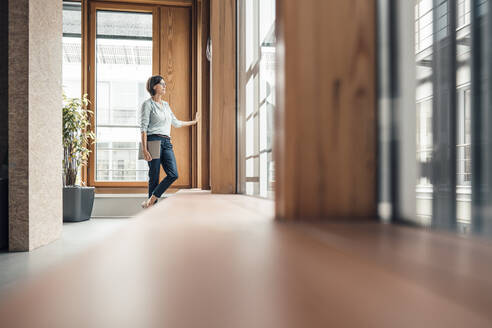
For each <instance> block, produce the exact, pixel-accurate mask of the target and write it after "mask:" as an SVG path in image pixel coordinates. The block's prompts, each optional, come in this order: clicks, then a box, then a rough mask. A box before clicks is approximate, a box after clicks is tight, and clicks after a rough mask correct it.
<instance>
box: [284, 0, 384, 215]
mask: <svg viewBox="0 0 492 328" xmlns="http://www.w3.org/2000/svg"><path fill="white" fill-rule="evenodd" d="M375 36H376V1H375V0H331V1H326V0H305V1H292V0H277V44H278V48H277V65H278V66H277V91H276V92H277V101H278V110H277V112H276V130H275V133H276V140H275V168H276V173H275V176H276V196H275V197H276V217H277V218H278V219H286V220H302V219H310V218H323V219H335V218H337V219H339V218H342V219H347V220H348V219H349V218H354V217H366V216H374V215H376V168H377V167H376V164H377V163H376V158H377V157H376V151H377V149H376V145H377V142H376V137H377V134H376V128H377V125H376V76H375V74H376V69H375V68H376V67H375V66H376V37H375Z"/></svg>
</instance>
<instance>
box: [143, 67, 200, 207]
mask: <svg viewBox="0 0 492 328" xmlns="http://www.w3.org/2000/svg"><path fill="white" fill-rule="evenodd" d="M147 91H148V92H149V93H150V98H149V99H147V100H146V101H144V103H143V104H142V108H141V111H140V131H141V133H142V150H143V156H144V158H145V160H146V161H147V162H148V165H149V198H148V199H147V200H145V201H144V202H143V203H142V207H143V208H147V207H150V206H152V205H154V204H155V202H156V201H157V200H158V199H159V198H160V197H161V195H162V194H163V193H164V192H165V191H166V190H167V188H169V186H170V185H171V184H172V183H173V182H174V181H176V179H178V169H177V167H176V158H175V157H174V152H173V145H172V144H171V125H172V126H174V127H175V128H180V127H183V126H190V125H195V124H197V122H198V119H199V115H198V114H197V115H196V116H195V119H194V120H193V121H184V122H183V121H180V120H178V119H177V118H176V116H174V114H173V112H172V111H171V108H170V107H169V104H168V103H167V102H165V101H164V100H163V97H164V94H165V93H166V82H165V81H164V79H163V78H162V76H160V75H154V76H151V77H150V78H149V79H148V80H147ZM151 140H159V141H160V142H161V153H160V158H156V159H152V156H151V155H150V152H149V151H148V149H147V141H151ZM160 165H162V168H163V169H164V172H166V177H165V178H164V180H162V181H161V183H159V168H160Z"/></svg>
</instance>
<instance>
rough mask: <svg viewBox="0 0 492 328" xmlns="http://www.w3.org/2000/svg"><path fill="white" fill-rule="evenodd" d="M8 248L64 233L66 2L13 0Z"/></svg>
mask: <svg viewBox="0 0 492 328" xmlns="http://www.w3.org/2000/svg"><path fill="white" fill-rule="evenodd" d="M8 11H9V23H8V29H9V32H8V36H9V42H8V49H9V50H8V64H9V65H8V143H9V150H8V155H9V249H10V250H11V251H28V250H32V249H34V248H37V247H40V246H43V245H45V244H48V243H50V242H52V241H54V240H56V239H57V238H59V236H60V235H61V231H62V225H63V217H62V166H61V165H62V140H61V137H62V131H61V129H62V125H61V124H62V122H61V104H62V98H61V94H62V88H61V76H62V1H60V0H9V8H8Z"/></svg>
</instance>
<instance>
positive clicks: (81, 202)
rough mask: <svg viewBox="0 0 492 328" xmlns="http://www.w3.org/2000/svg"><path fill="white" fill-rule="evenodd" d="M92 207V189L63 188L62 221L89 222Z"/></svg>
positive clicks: (78, 187)
mask: <svg viewBox="0 0 492 328" xmlns="http://www.w3.org/2000/svg"><path fill="white" fill-rule="evenodd" d="M93 205H94V187H80V186H69V187H63V221H65V222H80V221H85V220H89V219H90V217H91V213H92V206H93Z"/></svg>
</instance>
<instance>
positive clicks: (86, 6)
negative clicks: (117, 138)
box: [82, 0, 209, 193]
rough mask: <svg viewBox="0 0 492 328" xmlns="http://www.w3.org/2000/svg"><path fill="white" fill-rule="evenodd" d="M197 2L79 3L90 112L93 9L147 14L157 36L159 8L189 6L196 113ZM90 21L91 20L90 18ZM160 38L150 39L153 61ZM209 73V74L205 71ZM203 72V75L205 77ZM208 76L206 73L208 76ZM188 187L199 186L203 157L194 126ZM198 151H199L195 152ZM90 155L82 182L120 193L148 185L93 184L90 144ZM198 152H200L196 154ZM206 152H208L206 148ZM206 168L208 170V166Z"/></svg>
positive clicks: (84, 80) (155, 70)
mask: <svg viewBox="0 0 492 328" xmlns="http://www.w3.org/2000/svg"><path fill="white" fill-rule="evenodd" d="M196 1H197V0H183V1H172V0H169V1H157V0H119V1H107V0H98V1H91V0H82V94H85V93H87V94H88V95H89V100H90V102H91V105H89V106H88V107H89V109H91V110H94V105H93V104H95V70H94V69H92V70H91V68H94V67H95V60H96V54H95V41H96V40H95V39H96V20H95V17H96V10H101V9H102V10H113V11H134V12H149V13H152V15H153V20H152V24H153V26H152V34H153V35H155V33H156V32H157V35H160V34H159V33H160V8H161V7H164V6H176V7H190V8H191V26H190V28H191V35H190V37H191V47H190V48H191V81H192V83H191V90H190V91H191V95H190V97H191V99H190V103H191V106H192V108H191V115H192V117H193V116H194V115H195V113H196V112H197V102H198V100H197V89H198V88H203V87H204V86H202V83H201V81H197V60H199V59H201V57H202V56H203V54H202V55H201V56H197V53H196V51H197V29H198V27H197V23H196V17H197V12H196V8H197V6H196ZM91 18H92V19H91ZM160 46H161V45H160V37H158V38H153V40H152V55H153V58H159V53H160ZM159 71H160V60H153V61H152V74H159ZM207 73H208V72H207ZM207 73H206V74H207ZM207 75H208V74H207ZM94 114H95V113H94ZM91 126H92V127H95V115H93V116H92V117H91ZM201 128H202V129H206V130H208V129H209V127H208V126H202V127H201ZM191 129H192V132H191V145H190V148H191V149H190V151H191V177H190V180H191V187H192V188H196V187H197V186H198V181H197V180H198V179H197V176H198V172H197V169H198V164H197V163H198V161H200V160H201V159H202V157H203V154H202V153H201V150H202V149H201V148H202V147H198V144H197V137H198V136H197V127H196V126H193V127H191ZM198 148H200V149H198ZM90 150H91V153H90V155H89V160H88V165H87V167H84V169H83V170H82V181H83V182H84V183H85V184H87V185H89V186H94V187H97V188H98V189H101V188H120V189H121V192H122V193H127V192H129V190H131V189H132V188H135V189H139V190H141V189H142V188H144V187H147V182H96V181H95V167H96V166H95V145H94V144H92V145H90ZM198 150H200V152H199V151H198ZM206 150H207V151H208V149H206ZM207 169H208V167H207Z"/></svg>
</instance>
